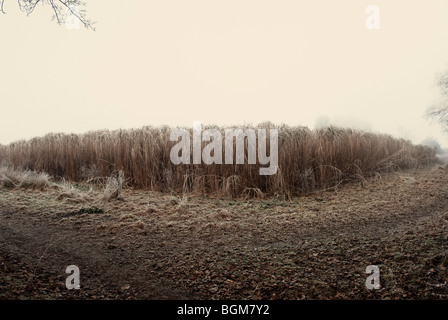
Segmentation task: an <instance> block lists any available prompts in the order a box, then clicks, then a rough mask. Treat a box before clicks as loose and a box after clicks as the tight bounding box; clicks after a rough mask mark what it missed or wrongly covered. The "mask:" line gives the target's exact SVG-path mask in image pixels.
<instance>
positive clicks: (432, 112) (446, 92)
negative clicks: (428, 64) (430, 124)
mask: <svg viewBox="0 0 448 320" xmlns="http://www.w3.org/2000/svg"><path fill="white" fill-rule="evenodd" d="M436 84H437V86H438V87H439V89H440V98H439V100H438V101H437V102H436V103H434V104H433V105H432V106H430V107H429V108H428V110H427V115H428V116H429V117H430V118H432V119H436V120H438V121H439V122H440V124H441V125H442V127H443V128H444V130H445V131H446V132H447V133H448V70H446V71H445V72H443V73H440V74H438V75H437V77H436Z"/></svg>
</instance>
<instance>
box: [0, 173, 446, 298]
mask: <svg viewBox="0 0 448 320" xmlns="http://www.w3.org/2000/svg"><path fill="white" fill-rule="evenodd" d="M87 189H88V187H86V186H84V185H76V186H74V187H73V189H72V190H71V192H61V190H60V189H58V188H53V187H50V188H48V189H46V190H44V191H40V190H29V189H26V190H25V189H12V190H11V189H6V190H5V189H3V190H0V299H294V300H295V299H443V300H446V299H447V298H448V284H447V283H448V271H447V268H448V259H447V253H448V241H447V239H448V169H447V168H446V167H445V166H441V165H437V166H434V167H431V168H424V169H419V170H411V171H403V172H397V173H389V174H384V175H383V176H382V177H381V178H378V179H376V180H368V182H367V183H364V184H363V185H361V184H359V183H350V184H348V185H345V186H343V187H339V188H338V189H337V190H329V191H325V192H318V193H315V194H312V195H309V196H306V197H300V198H295V199H292V200H289V201H288V200H285V199H279V198H276V199H272V198H266V199H246V200H245V199H238V200H236V199H219V198H214V197H204V196H192V197H188V198H183V199H182V198H181V197H175V196H172V195H168V194H159V193H154V192H146V191H135V190H125V191H124V193H123V200H113V201H104V200H102V198H101V191H87ZM95 208H99V209H101V210H96V209H95ZM68 265H76V266H78V267H79V270H80V285H81V288H80V289H79V290H68V289H67V288H66V286H65V281H66V278H67V276H68V274H66V273H65V270H66V267H67V266H68ZM369 265H376V266H378V267H379V270H380V285H381V288H380V289H378V290H375V289H373V290H368V289H367V288H366V278H367V277H368V274H366V273H365V271H366V267H367V266H369Z"/></svg>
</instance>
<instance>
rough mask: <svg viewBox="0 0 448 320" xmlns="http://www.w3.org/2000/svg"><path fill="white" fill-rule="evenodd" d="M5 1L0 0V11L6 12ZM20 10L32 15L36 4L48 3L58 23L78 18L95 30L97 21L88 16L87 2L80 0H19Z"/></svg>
mask: <svg viewBox="0 0 448 320" xmlns="http://www.w3.org/2000/svg"><path fill="white" fill-rule="evenodd" d="M5 2H7V0H0V12H2V13H6V12H5ZM17 3H18V5H19V8H20V10H22V11H23V12H25V13H26V14H27V15H30V14H31V13H33V12H34V9H35V8H36V6H37V5H38V4H39V3H40V4H42V5H44V4H47V5H49V7H50V8H51V10H52V11H53V17H52V19H53V20H56V22H57V23H58V24H60V25H61V24H63V23H66V22H67V21H71V20H72V19H75V20H78V21H79V22H80V23H81V24H82V25H83V26H84V27H85V28H87V29H91V30H95V28H94V26H93V25H94V24H95V22H93V21H91V20H89V19H87V17H86V9H85V6H86V3H85V2H82V1H80V0H17Z"/></svg>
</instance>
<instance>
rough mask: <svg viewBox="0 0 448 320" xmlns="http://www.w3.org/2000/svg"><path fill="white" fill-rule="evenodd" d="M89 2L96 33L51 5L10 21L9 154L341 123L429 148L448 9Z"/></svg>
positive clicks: (10, 15)
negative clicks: (375, 15) (161, 133)
mask: <svg viewBox="0 0 448 320" xmlns="http://www.w3.org/2000/svg"><path fill="white" fill-rule="evenodd" d="M370 4H372V3H371V2H370V1H363V0H345V1H330V0H327V1H296V0H291V1H284V0H281V1H263V0H257V1H255V0H245V1H240V0H239V1H236V0H229V1H219V2H218V1H208V0H207V1H206V0H202V1H197V0H188V1H185V0H182V1H180V0H172V1H145V2H143V1H137V0H128V1H118V0H110V1H107V2H106V1H89V2H88V5H87V12H88V16H89V17H90V18H91V19H93V20H95V21H97V24H96V28H97V29H96V31H90V30H85V29H82V28H81V29H79V30H70V29H68V28H66V27H65V26H64V25H62V26H58V25H57V24H56V23H55V22H54V21H51V10H50V8H49V6H48V5H46V6H41V5H39V6H38V7H37V8H36V10H35V12H34V13H33V14H31V15H30V16H28V17H27V16H26V15H25V14H24V13H22V12H20V10H19V8H18V6H17V2H14V1H11V0H10V1H8V0H6V2H5V8H4V9H5V11H6V14H0V30H1V31H0V32H1V42H0V46H1V57H2V59H1V69H0V90H1V102H0V108H1V109H0V111H1V117H0V143H2V144H7V143H10V142H12V141H15V140H18V139H28V138H31V137H34V136H42V135H44V134H46V133H49V132H67V133H70V132H74V133H82V132H86V131H89V130H95V129H104V128H107V129H117V128H135V127H141V126H144V125H162V124H166V125H172V126H176V125H183V126H189V127H191V126H192V125H193V121H195V120H197V121H201V122H202V123H203V124H207V123H210V124H220V125H230V124H232V125H233V124H237V125H238V124H244V123H253V124H256V123H259V122H262V121H272V122H274V123H279V124H280V123H286V124H289V125H306V126H308V127H310V128H314V126H315V125H321V124H322V123H325V121H327V122H328V123H332V124H336V125H341V126H349V127H354V128H359V129H365V130H369V131H376V132H382V133H389V134H392V135H394V136H397V137H402V138H405V139H409V140H411V141H413V142H414V143H420V142H422V141H424V140H425V139H427V138H432V139H435V140H437V141H438V143H439V144H440V145H441V146H442V147H444V148H446V147H447V146H448V143H447V142H448V137H447V136H445V135H443V134H442V130H441V128H440V126H439V125H438V124H437V123H431V122H430V121H429V120H428V119H426V118H425V110H426V108H428V106H430V105H431V104H432V103H434V101H436V100H437V99H438V97H439V91H438V89H437V87H436V86H435V76H436V73H438V72H442V71H443V70H446V68H447V66H448V41H447V40H448V2H446V1H438V0H428V1H424V2H423V1H404V0H398V1H385V0H378V1H375V5H377V6H378V8H379V9H380V11H379V12H380V20H379V21H380V24H379V26H380V28H379V29H374V30H369V29H367V28H366V24H365V22H366V19H367V18H368V14H366V12H365V9H366V7H367V6H368V5H370Z"/></svg>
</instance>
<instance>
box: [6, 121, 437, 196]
mask: <svg viewBox="0 0 448 320" xmlns="http://www.w3.org/2000/svg"><path fill="white" fill-rule="evenodd" d="M208 128H217V129H219V130H220V131H221V133H222V136H223V137H224V136H225V134H224V129H225V128H219V127H215V126H207V127H204V128H203V130H205V129H208ZM248 128H252V129H255V130H256V129H259V128H264V129H267V130H268V129H274V128H276V129H278V133H279V138H278V157H279V161H278V166H279V169H278V171H277V173H276V174H274V175H270V176H269V175H265V176H263V175H260V174H259V168H260V164H259V163H258V161H257V164H248V161H247V148H248V143H247V140H246V141H245V148H246V150H245V151H246V152H245V162H244V164H211V165H207V164H204V163H203V164H200V165H197V164H179V165H175V164H173V163H172V162H171V161H170V150H171V148H172V147H173V146H174V145H175V144H176V143H177V142H175V141H170V133H171V131H172V129H173V128H171V127H167V126H163V127H151V126H146V127H143V128H140V129H130V130H113V131H109V130H103V131H92V132H87V133H85V134H82V135H75V134H62V133H56V134H48V135H46V136H44V137H38V138H33V139H31V140H26V141H25V140H23V141H17V142H14V143H11V144H10V145H7V146H0V163H2V164H3V165H7V166H9V167H12V168H15V169H21V170H31V171H37V172H46V173H48V174H50V175H51V176H53V177H54V179H58V178H60V179H62V178H64V179H69V180H72V181H78V182H81V181H84V182H89V183H97V184H102V183H103V184H105V183H106V181H107V179H108V177H110V176H111V175H113V174H114V173H115V174H116V173H118V172H123V173H124V179H125V181H126V185H127V186H128V187H134V188H144V189H149V190H154V191H165V192H166V191H168V192H178V193H197V194H217V195H230V196H233V197H241V196H243V197H253V196H263V195H266V194H270V195H274V194H281V195H286V196H288V197H291V196H296V195H304V194H308V193H310V192H313V191H316V190H325V189H331V188H335V187H336V186H338V185H340V184H341V183H343V182H345V181H353V180H356V181H363V180H364V179H365V178H367V177H369V176H372V175H378V174H381V173H383V172H391V171H395V170H404V169H409V168H417V167H419V166H425V165H428V164H430V163H432V162H433V161H434V160H435V149H434V148H430V147H426V146H421V145H413V144H412V143H411V142H410V141H406V140H403V139H397V138H394V137H392V136H389V135H385V134H378V133H372V132H364V131H359V130H352V129H344V128H338V127H326V128H320V129H316V130H310V129H308V128H307V127H292V126H286V125H281V126H275V125H273V124H272V123H262V124H259V125H258V126H246V128H242V129H243V130H244V129H248ZM188 130H189V132H190V136H191V137H192V129H191V128H189V129H188ZM268 132H269V130H268ZM191 141H192V140H191ZM206 144H207V143H205V142H204V143H203V146H205V145H206ZM234 144H236V142H235V141H234ZM191 148H192V147H191ZM234 150H235V149H234ZM267 150H269V147H268V148H267ZM224 153H225V150H224V142H223V157H224ZM191 154H193V153H191Z"/></svg>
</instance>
